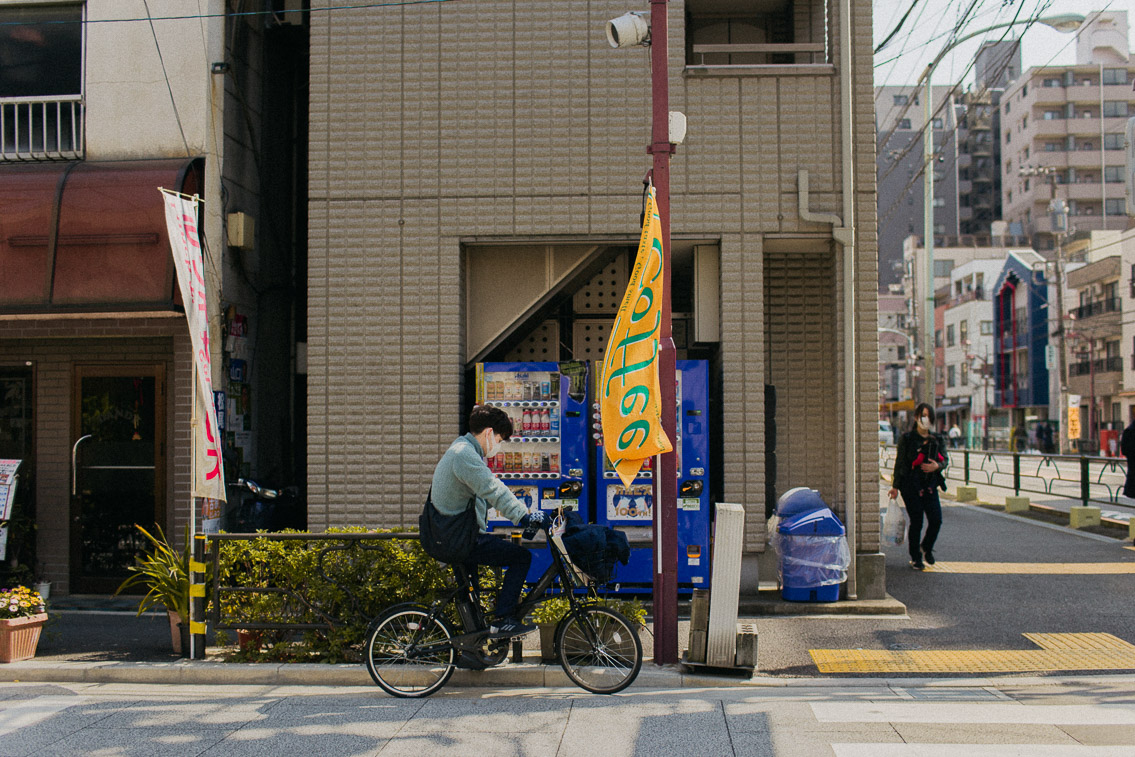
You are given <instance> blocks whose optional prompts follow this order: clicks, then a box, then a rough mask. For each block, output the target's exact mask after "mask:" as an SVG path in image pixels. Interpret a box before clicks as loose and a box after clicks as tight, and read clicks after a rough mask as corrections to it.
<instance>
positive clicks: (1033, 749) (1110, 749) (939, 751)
mask: <svg viewBox="0 0 1135 757" xmlns="http://www.w3.org/2000/svg"><path fill="white" fill-rule="evenodd" d="M832 751H833V752H835V755H836V757H1131V747H1130V746H1084V745H1080V744H1076V745H1072V744H890V743H885V742H884V743H875V744H832Z"/></svg>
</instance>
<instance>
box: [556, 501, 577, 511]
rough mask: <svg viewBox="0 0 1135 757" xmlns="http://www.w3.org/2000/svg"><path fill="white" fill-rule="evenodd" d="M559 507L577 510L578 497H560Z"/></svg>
mask: <svg viewBox="0 0 1135 757" xmlns="http://www.w3.org/2000/svg"><path fill="white" fill-rule="evenodd" d="M560 507H570V508H571V509H572V510H578V509H579V500H578V499H561V500H560Z"/></svg>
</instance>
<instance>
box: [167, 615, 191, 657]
mask: <svg viewBox="0 0 1135 757" xmlns="http://www.w3.org/2000/svg"><path fill="white" fill-rule="evenodd" d="M166 615H168V616H169V640H170V644H171V645H172V646H173V653H174V654H175V655H180V656H181V657H187V656H188V655H189V624H188V623H182V622H181V616H180V615H178V614H177V613H176V612H174V611H173V610H166Z"/></svg>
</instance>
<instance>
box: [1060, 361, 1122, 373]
mask: <svg viewBox="0 0 1135 757" xmlns="http://www.w3.org/2000/svg"><path fill="white" fill-rule="evenodd" d="M1122 370H1123V358H1121V357H1103V358H1100V359H1098V360H1093V361H1088V360H1081V361H1080V362H1078V363H1072V364H1070V365H1069V366H1068V375H1069V376H1088V375H1090V374H1092V373H1114V372H1116V371H1122Z"/></svg>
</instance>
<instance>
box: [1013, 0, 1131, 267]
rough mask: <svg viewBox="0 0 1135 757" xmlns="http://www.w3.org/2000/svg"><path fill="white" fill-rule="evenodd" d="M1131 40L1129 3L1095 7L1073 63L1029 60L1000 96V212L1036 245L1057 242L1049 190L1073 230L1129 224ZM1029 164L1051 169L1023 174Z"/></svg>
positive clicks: (1079, 38) (1045, 246) (1050, 245)
mask: <svg viewBox="0 0 1135 757" xmlns="http://www.w3.org/2000/svg"><path fill="white" fill-rule="evenodd" d="M1128 46H1129V45H1128V18H1127V11H1106V12H1103V13H1096V14H1092V15H1090V16H1089V18H1088V20H1087V21H1085V23H1084V26H1083V27H1081V30H1080V32H1079V33H1078V36H1077V47H1076V64H1075V65H1071V66H1041V67H1037V68H1031V69H1029V70H1028V71H1026V72H1025V73H1024V74H1023V75H1022V76H1021V77H1020V78H1019V79H1018V80H1017V81H1015V82H1013V83H1012V84H1010V85H1009V86H1008V87H1007V88H1006V90H1005V94H1004V95H1003V97H1002V98H1001V109H1000V116H1001V137H1002V140H1001V142H1002V144H1001V149H1002V160H1001V170H1002V189H1001V195H1002V197H1001V199H1002V205H1003V208H1004V220H1006V221H1008V222H1009V223H1010V226H1011V230H1012V232H1013V233H1018V234H1026V235H1028V236H1030V237H1031V238H1033V240H1034V243H1035V246H1036V248H1037V249H1052V248H1053V247H1054V246H1055V240H1054V238H1053V234H1052V232H1053V228H1052V219H1051V218H1050V214H1049V211H1048V206H1049V202H1050V200H1051V198H1052V196H1053V193H1054V192H1055V196H1056V197H1057V198H1058V199H1060V200H1064V201H1065V202H1067V205H1068V209H1069V218H1068V223H1069V226H1070V228H1071V229H1072V230H1079V231H1084V230H1090V229H1118V230H1122V229H1125V228H1127V223H1128V221H1127V216H1126V213H1125V209H1124V184H1123V171H1124V153H1123V141H1124V127H1125V124H1126V121H1127V118H1128V116H1129V115H1132V114H1135V92H1132V87H1131V85H1132V81H1133V79H1135V66H1133V65H1132V63H1131V60H1130V51H1129V49H1128ZM1029 168H1034V169H1037V168H1038V169H1041V170H1045V171H1049V172H1050V174H1051V175H1050V176H1045V175H1040V176H1037V175H1022V174H1021V170H1022V169H1029ZM1053 182H1054V184H1053Z"/></svg>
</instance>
